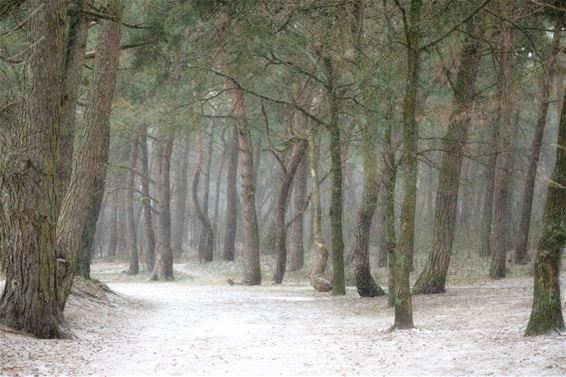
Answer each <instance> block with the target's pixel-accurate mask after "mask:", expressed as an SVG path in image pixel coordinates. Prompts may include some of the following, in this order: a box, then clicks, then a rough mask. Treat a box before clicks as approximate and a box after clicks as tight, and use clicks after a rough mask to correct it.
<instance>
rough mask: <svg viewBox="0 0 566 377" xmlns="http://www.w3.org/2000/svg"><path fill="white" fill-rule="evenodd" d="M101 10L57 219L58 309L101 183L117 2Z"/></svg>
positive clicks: (117, 22)
mask: <svg viewBox="0 0 566 377" xmlns="http://www.w3.org/2000/svg"><path fill="white" fill-rule="evenodd" d="M106 12H107V13H108V14H111V15H112V16H113V19H112V20H110V19H104V20H101V21H100V31H99V36H98V45H97V53H96V62H95V65H94V69H93V76H92V81H91V87H90V92H89V95H88V106H87V109H86V113H85V126H84V130H83V132H82V135H81V138H80V142H79V144H78V146H77V148H76V149H75V150H74V151H73V168H72V172H71V178H70V181H69V186H68V188H67V192H66V194H65V198H64V200H63V204H62V206H61V213H60V214H59V219H58V221H57V247H58V253H59V255H58V267H57V271H58V276H57V279H58V291H59V293H58V295H59V297H58V299H59V306H60V308H61V310H63V308H64V307H65V303H66V301H67V297H68V296H69V293H70V291H71V286H72V283H73V279H74V275H75V266H76V264H77V259H78V252H79V248H80V242H81V238H82V235H83V232H84V230H85V227H86V223H87V220H88V212H89V210H90V208H91V206H92V204H93V203H92V201H93V194H94V190H95V188H96V187H97V186H98V185H101V186H104V183H103V182H102V183H101V182H100V180H102V181H104V180H105V179H106V163H107V161H108V145H109V141H110V125H109V119H110V112H111V110H112V97H113V93H114V88H115V84H116V76H117V71H118V61H119V57H120V29H121V17H122V1H121V0H109V1H108V4H107V9H106Z"/></svg>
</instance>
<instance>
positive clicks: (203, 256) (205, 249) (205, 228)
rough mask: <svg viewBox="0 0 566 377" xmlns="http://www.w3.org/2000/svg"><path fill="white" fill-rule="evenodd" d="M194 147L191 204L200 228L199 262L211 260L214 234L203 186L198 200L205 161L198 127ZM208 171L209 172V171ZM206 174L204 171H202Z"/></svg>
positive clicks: (206, 195) (206, 191) (200, 131)
mask: <svg viewBox="0 0 566 377" xmlns="http://www.w3.org/2000/svg"><path fill="white" fill-rule="evenodd" d="M195 143H196V149H197V154H198V162H197V166H196V169H195V175H194V177H193V186H192V197H193V206H194V208H195V212H196V213H197V217H198V219H199V221H200V223H201V230H200V235H199V245H198V255H199V260H200V262H201V263H205V262H212V252H213V249H214V234H213V233H212V224H211V223H210V219H209V218H208V190H207V187H206V182H205V187H204V190H203V191H204V195H203V200H202V204H201V202H200V200H199V195H198V194H199V183H200V177H201V175H202V174H203V171H202V170H203V164H204V163H205V157H204V150H203V143H202V130H201V129H199V130H197V132H196V136H195ZM209 173H210V172H209ZM204 174H206V172H205V173H204Z"/></svg>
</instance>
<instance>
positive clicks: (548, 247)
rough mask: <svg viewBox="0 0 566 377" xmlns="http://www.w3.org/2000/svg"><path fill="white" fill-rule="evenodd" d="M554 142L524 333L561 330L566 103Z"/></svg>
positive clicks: (562, 323)
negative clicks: (554, 161) (532, 287)
mask: <svg viewBox="0 0 566 377" xmlns="http://www.w3.org/2000/svg"><path fill="white" fill-rule="evenodd" d="M565 98H566V97H565ZM556 145H557V148H556V164H555V165H554V173H553V174H552V179H551V180H550V181H549V182H548V196H547V199H546V204H545V207H544V216H543V230H542V236H541V238H540V240H539V242H538V248H537V255H536V260H535V277H534V300H533V308H532V311H531V317H530V318H529V324H528V326H527V331H526V333H525V335H538V334H545V333H551V332H557V331H564V317H563V316H562V306H561V305H562V304H561V302H560V258H561V249H562V248H563V247H564V242H565V241H566V233H565V232H564V229H566V190H565V189H564V187H565V186H566V106H563V107H562V115H561V117H560V125H559V126H558V141H557V143H556Z"/></svg>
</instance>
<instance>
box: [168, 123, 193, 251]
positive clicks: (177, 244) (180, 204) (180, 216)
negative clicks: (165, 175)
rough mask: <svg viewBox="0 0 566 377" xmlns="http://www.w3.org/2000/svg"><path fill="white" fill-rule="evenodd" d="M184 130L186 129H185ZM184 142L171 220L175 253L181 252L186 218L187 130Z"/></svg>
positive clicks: (188, 137)
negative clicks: (173, 218)
mask: <svg viewBox="0 0 566 377" xmlns="http://www.w3.org/2000/svg"><path fill="white" fill-rule="evenodd" d="M185 132H186V131H185ZM184 141H185V143H184V145H183V153H181V164H180V167H179V169H180V170H181V171H180V172H179V178H178V180H177V201H176V210H175V221H174V222H173V242H172V243H173V252H174V253H175V254H176V255H181V254H182V253H183V240H184V238H185V229H186V224H187V222H186V218H187V213H186V212H187V191H188V187H187V186H188V184H187V172H188V170H189V151H190V148H189V146H190V145H191V136H190V134H189V133H188V132H186V134H185V140H184Z"/></svg>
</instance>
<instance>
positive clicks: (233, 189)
mask: <svg viewBox="0 0 566 377" xmlns="http://www.w3.org/2000/svg"><path fill="white" fill-rule="evenodd" d="M239 151H240V147H239V144H238V126H237V125H236V126H234V137H233V140H232V143H231V146H230V153H229V158H228V174H227V176H226V225H225V230H224V232H225V233H224V248H223V252H222V257H223V259H224V260H225V261H234V255H235V249H236V230H237V227H238V155H239Z"/></svg>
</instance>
